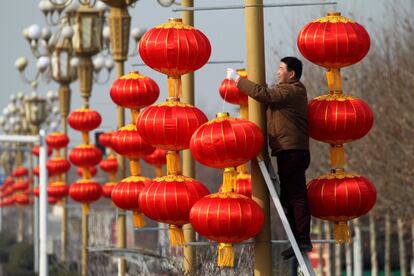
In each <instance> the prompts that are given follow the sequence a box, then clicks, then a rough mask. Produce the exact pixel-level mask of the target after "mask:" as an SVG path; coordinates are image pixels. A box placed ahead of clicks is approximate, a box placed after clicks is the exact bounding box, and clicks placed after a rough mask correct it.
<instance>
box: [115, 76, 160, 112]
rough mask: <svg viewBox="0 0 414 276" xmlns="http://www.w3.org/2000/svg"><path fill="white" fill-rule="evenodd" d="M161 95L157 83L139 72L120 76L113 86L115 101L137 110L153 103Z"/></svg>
mask: <svg viewBox="0 0 414 276" xmlns="http://www.w3.org/2000/svg"><path fill="white" fill-rule="evenodd" d="M159 95H160V89H159V87H158V85H157V83H156V82H155V81H153V80H152V79H151V78H149V77H146V76H144V75H141V74H139V73H138V72H130V73H129V74H128V75H125V76H122V77H120V78H119V79H117V80H116V81H115V82H114V83H113V84H112V87H111V99H112V101H113V102H114V103H116V104H117V105H119V106H122V107H124V108H130V109H135V110H138V109H141V108H143V107H146V106H148V105H151V104H153V103H154V102H155V101H156V100H157V99H158V96H159Z"/></svg>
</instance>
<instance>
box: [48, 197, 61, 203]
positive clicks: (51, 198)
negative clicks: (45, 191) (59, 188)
mask: <svg viewBox="0 0 414 276" xmlns="http://www.w3.org/2000/svg"><path fill="white" fill-rule="evenodd" d="M47 202H49V204H52V205H54V204H56V203H57V202H58V200H57V198H54V197H50V196H49V197H48V198H47Z"/></svg>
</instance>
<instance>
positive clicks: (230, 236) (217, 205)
mask: <svg viewBox="0 0 414 276" xmlns="http://www.w3.org/2000/svg"><path fill="white" fill-rule="evenodd" d="M190 222H191V225H192V226H193V228H194V230H196V231H197V232H198V233H199V234H200V235H202V236H204V237H206V238H208V239H209V240H214V241H216V242H219V243H220V246H219V254H218V265H219V266H234V251H233V247H232V243H238V242H241V241H244V240H247V239H249V238H251V237H254V236H256V235H257V234H258V233H259V232H260V230H261V229H262V226H263V222H264V214H263V210H262V208H261V207H260V206H259V205H258V204H257V203H256V202H255V201H254V200H252V199H251V198H248V197H246V196H243V195H240V194H236V193H231V192H229V193H217V194H211V195H208V196H205V197H203V198H202V199H200V200H199V201H197V202H196V203H195V204H194V205H193V207H192V208H191V211H190Z"/></svg>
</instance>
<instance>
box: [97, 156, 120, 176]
mask: <svg viewBox="0 0 414 276" xmlns="http://www.w3.org/2000/svg"><path fill="white" fill-rule="evenodd" d="M99 167H100V168H101V169H102V170H103V171H104V172H107V173H116V172H117V170H118V160H117V159H116V157H115V156H108V158H106V159H104V160H102V161H101V162H100V163H99Z"/></svg>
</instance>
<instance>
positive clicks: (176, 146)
mask: <svg viewBox="0 0 414 276" xmlns="http://www.w3.org/2000/svg"><path fill="white" fill-rule="evenodd" d="M205 122H207V117H206V115H204V113H203V112H202V111H201V110H199V109H198V108H196V107H194V106H191V105H188V104H184V103H180V102H178V101H175V100H171V101H168V102H165V103H161V104H158V105H152V106H149V107H148V108H146V109H145V110H144V111H143V112H141V114H140V115H139V117H138V120H137V128H138V131H139V134H140V135H141V137H142V138H144V139H145V140H146V141H147V142H149V143H151V144H152V145H153V146H155V147H157V148H161V149H165V150H171V151H178V150H183V149H187V148H188V147H189V143H190V138H191V135H193V133H194V131H195V130H196V129H197V128H198V127H200V126H201V125H202V124H204V123H205Z"/></svg>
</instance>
